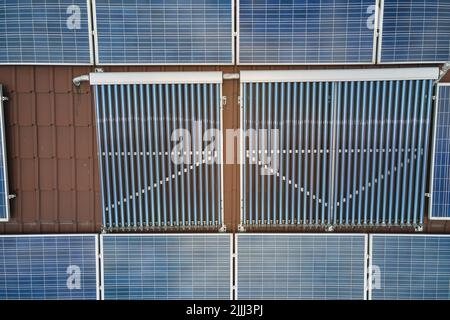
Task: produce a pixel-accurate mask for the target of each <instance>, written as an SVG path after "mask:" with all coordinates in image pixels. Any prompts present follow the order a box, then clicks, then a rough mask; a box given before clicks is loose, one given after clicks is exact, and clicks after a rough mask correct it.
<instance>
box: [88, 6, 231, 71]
mask: <svg viewBox="0 0 450 320" xmlns="http://www.w3.org/2000/svg"><path fill="white" fill-rule="evenodd" d="M230 2H231V34H230V38H231V39H230V40H231V51H232V52H231V62H228V63H213V62H211V63H195V62H194V63H192V62H191V63H178V62H177V63H130V62H126V63H121V62H118V63H102V62H101V61H100V57H99V55H98V51H99V50H98V47H99V46H98V28H97V5H96V0H92V7H93V11H94V14H93V16H94V18H93V21H94V26H93V27H94V31H93V33H94V43H95V64H96V65H97V66H200V65H201V66H217V65H220V66H231V65H234V64H235V50H234V0H230Z"/></svg>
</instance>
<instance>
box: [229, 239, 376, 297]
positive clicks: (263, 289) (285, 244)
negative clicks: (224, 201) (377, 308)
mask: <svg viewBox="0 0 450 320" xmlns="http://www.w3.org/2000/svg"><path fill="white" fill-rule="evenodd" d="M239 237H242V238H254V239H258V237H261V238H262V241H264V240H268V239H270V237H272V238H273V239H275V241H274V242H271V243H270V248H271V249H274V250H275V251H274V252H273V253H272V252H270V251H269V252H267V251H265V248H264V247H263V243H258V245H259V246H258V247H256V246H255V247H252V244H250V245H248V243H246V245H247V246H246V247H245V250H249V251H251V253H250V256H246V257H243V258H241V260H242V263H244V264H249V265H245V267H243V268H244V269H245V273H244V274H243V275H242V277H245V276H247V277H249V279H246V280H241V281H243V282H244V281H246V288H247V289H248V288H250V292H247V293H245V294H247V295H245V296H244V298H243V299H245V300H247V299H262V300H286V299H287V300H302V299H306V300H308V299H314V300H317V299H325V300H326V299H332V300H336V299H345V300H346V299H357V300H358V299H359V300H363V299H364V300H366V299H367V287H368V282H367V280H368V279H367V271H368V264H367V252H368V239H369V237H368V235H366V234H350V233H349V234H339V233H333V234H332V233H238V234H236V237H235V253H236V258H235V265H234V278H235V281H236V285H235V292H236V297H235V299H236V300H239V299H240V298H239V285H240V283H239V282H240V281H239V278H240V276H239V275H240V273H239V272H240V268H239V263H240V262H241V261H240V256H242V255H240V254H239V248H240V247H239ZM286 238H287V239H288V240H284V239H286ZM350 238H351V239H352V240H350ZM358 238H363V242H362V243H359V245H362V247H363V248H362V251H361V252H359V254H360V258H361V260H359V267H358V266H355V265H354V263H355V262H356V261H351V262H352V263H353V264H351V266H350V270H351V271H348V270H347V269H346V268H345V267H348V266H346V265H345V262H344V261H343V260H342V258H343V257H342V255H340V254H341V252H340V251H339V255H338V257H337V260H336V261H334V260H333V257H331V260H329V259H330V255H331V256H332V254H331V252H328V251H326V250H325V251H326V252H325V253H324V254H325V255H326V254H329V255H328V256H327V255H326V256H325V257H323V256H322V255H321V254H322V252H316V251H315V249H317V248H316V247H314V244H313V247H311V246H304V245H303V244H302V241H304V242H305V243H306V244H309V245H311V243H310V242H311V241H312V242H313V243H320V246H322V245H324V246H325V248H326V247H327V242H326V240H325V244H324V243H323V239H327V240H328V239H330V241H332V240H331V239H335V242H332V245H333V246H334V245H335V246H336V249H337V250H341V249H342V250H343V251H345V249H349V250H350V251H351V253H350V254H351V255H353V254H355V253H356V249H355V247H354V246H347V247H343V246H340V245H339V244H336V243H337V242H338V241H339V240H340V239H345V241H351V242H353V241H355V242H358V241H359V240H361V239H358ZM273 239H272V240H273ZM294 241H295V242H294ZM347 244H348V243H347ZM291 245H292V246H294V245H300V246H299V248H300V249H301V251H300V255H299V257H298V258H297V259H294V260H293V262H291V260H292V259H293V257H292V256H291V255H286V256H285V257H284V259H283V257H281V259H280V261H279V260H277V257H276V256H277V254H278V253H279V252H278V250H277V247H278V248H279V249H280V250H282V249H285V250H288V251H290V250H291V249H292V248H291ZM322 249H323V248H322ZM354 249H355V252H354ZM358 249H360V248H358ZM268 250H269V249H268ZM303 250H304V251H303ZM311 250H312V251H311ZM271 253H272V254H275V256H271V257H269V254H271ZM290 253H292V252H290ZM311 253H312V255H311V256H308V255H309V254H311ZM345 253H346V254H348V252H345ZM280 254H283V253H280ZM264 255H266V256H264ZM259 258H261V260H258V261H255V260H256V259H259ZM294 258H296V257H294ZM269 259H270V260H271V262H267V261H269ZM322 259H324V260H325V261H321V260H322ZM282 261H285V264H286V265H287V266H288V267H287V271H286V270H284V269H283V267H284V266H285V264H283V262H282ZM303 261H304V262H305V265H301V266H302V267H303V268H306V270H308V266H311V263H312V265H313V266H315V267H316V268H320V267H323V265H322V262H325V264H326V263H327V262H330V263H331V265H335V264H337V265H338V270H343V272H344V273H346V272H347V271H348V272H347V274H346V275H344V278H345V277H347V276H348V275H349V274H350V277H352V281H353V280H355V279H353V277H354V274H353V272H354V271H356V270H357V269H360V271H361V273H360V274H359V276H360V282H359V283H356V284H355V286H360V287H361V292H360V296H359V297H354V296H353V294H354V293H355V292H354V291H356V289H355V290H354V289H350V291H351V292H350V293H349V292H347V293H344V292H340V290H343V291H345V290H346V289H348V287H349V284H348V283H346V287H341V286H340V285H337V286H334V285H333V284H329V283H325V285H323V286H320V285H318V284H317V285H314V284H312V283H311V284H309V282H308V280H310V279H309V278H308V274H306V275H302V273H303V271H304V270H303V269H302V268H300V266H299V265H298V262H300V263H301V262H303ZM265 263H268V264H269V265H270V264H271V265H272V267H275V271H274V270H273V269H270V268H268V267H267V265H264V264H265ZM361 265H362V266H361ZM251 266H253V267H255V268H256V269H257V270H254V269H252V270H251V271H250V272H248V270H249V267H251ZM260 266H262V267H261V268H260ZM294 267H295V268H294ZM325 267H328V265H325ZM340 267H344V269H340ZM241 269H242V268H241ZM260 269H261V270H260ZM279 270H283V271H279ZM292 271H293V272H292ZM247 272H248V275H247V274H246V273H247ZM258 272H259V273H258ZM264 272H267V273H268V274H264ZM289 272H292V275H294V276H295V275H297V276H298V275H299V274H300V277H299V278H295V280H300V283H296V285H298V287H296V290H294V291H293V292H290V293H287V294H285V295H280V294H279V293H278V292H277V290H276V289H280V288H278V287H277V286H278V285H279V284H278V281H275V284H274V287H273V288H272V287H270V286H269V284H270V283H271V281H272V282H273V280H274V279H277V277H278V278H281V276H283V278H284V277H285V274H287V279H288V280H287V282H288V284H287V287H289V284H292V282H293V279H292V278H290V279H289V274H290V273H289ZM316 272H317V273H319V272H320V273H322V272H323V270H320V271H312V274H313V275H314V273H316ZM255 273H256V274H258V275H259V276H260V279H259V281H260V282H258V283H257V284H256V283H254V284H253V286H252V279H251V277H253V276H254V275H255ZM271 273H272V274H271ZM302 276H303V278H302ZM326 276H327V274H326V272H325V275H324V277H326ZM326 279H327V280H330V281H335V280H336V281H337V282H338V283H340V281H339V280H340V278H339V277H338V278H336V279H332V278H331V279H328V278H326ZM315 280H316V281H317V280H318V279H315ZM322 280H323V278H321V279H320V281H322ZM347 280H348V279H347ZM265 281H268V282H269V283H266V282H265ZM313 281H314V280H313ZM320 281H319V282H320ZM352 284H353V282H352ZM255 286H256V288H255ZM267 286H269V288H267ZM309 286H310V287H309ZM350 286H351V285H350ZM282 288H283V289H286V291H288V288H286V287H285V286H283V287H282ZM323 288H327V289H330V290H331V291H327V290H325V292H324V295H320V294H317V293H316V292H315V290H320V289H323ZM255 289H258V290H259V291H258V292H256V291H255ZM272 289H273V292H272ZM308 289H310V291H309V290H308ZM334 289H337V292H333V290H334ZM305 291H306V295H304V294H305ZM292 293H293V294H294V295H292ZM248 294H252V296H250V297H249V296H248ZM327 294H328V295H329V296H328V297H327V296H326V295H327ZM341 294H343V295H345V297H344V296H340V295H341Z"/></svg>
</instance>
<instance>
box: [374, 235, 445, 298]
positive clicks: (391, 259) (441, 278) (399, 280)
mask: <svg viewBox="0 0 450 320" xmlns="http://www.w3.org/2000/svg"><path fill="white" fill-rule="evenodd" d="M370 261H371V266H372V281H371V284H370V286H369V287H371V291H370V293H369V295H370V296H371V298H372V299H374V300H384V299H386V300H443V299H445V300H448V299H450V236H448V235H406V234H405V235H371V236H370Z"/></svg>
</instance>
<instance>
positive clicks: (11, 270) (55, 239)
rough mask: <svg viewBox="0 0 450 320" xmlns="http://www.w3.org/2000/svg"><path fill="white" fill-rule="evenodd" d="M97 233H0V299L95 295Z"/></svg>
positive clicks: (76, 298) (89, 297)
mask: <svg viewBox="0 0 450 320" xmlns="http://www.w3.org/2000/svg"><path fill="white" fill-rule="evenodd" d="M97 243H98V238H97V235H45V236H43V235H39V236H38V235H36V236H25V235H21V236H5V235H2V236H0V300H3V299H7V300H34V299H35V300H71V299H74V300H80V299H97V298H98V296H97V294H98V292H97V282H98V281H97V280H98V278H97V275H98V274H97Z"/></svg>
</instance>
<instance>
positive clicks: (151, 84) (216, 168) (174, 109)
mask: <svg viewBox="0 0 450 320" xmlns="http://www.w3.org/2000/svg"><path fill="white" fill-rule="evenodd" d="M90 77H91V84H93V85H94V91H95V104H96V108H97V113H96V115H97V126H98V130H97V133H98V145H99V150H100V155H101V156H100V159H99V160H100V177H101V190H102V196H103V225H104V227H105V228H107V229H113V228H116V229H117V228H120V229H126V230H128V228H133V229H134V230H135V229H136V228H151V227H167V226H169V227H171V226H172V227H173V226H175V227H190V226H192V227H194V226H195V227H202V226H203V227H212V228H218V227H220V226H222V222H223V220H222V206H221V203H222V194H221V190H222V186H221V183H222V179H221V164H220V163H221V161H219V160H220V159H221V154H220V150H221V139H222V138H221V135H220V132H218V130H216V129H219V128H220V127H221V122H220V118H221V115H220V108H221V107H220V106H221V82H222V73H221V72H191V73H190V72H184V73H183V72H175V73H170V72H169V73H167V72H165V73H158V72H156V73H110V74H108V73H98V74H91V76H90ZM96 79H98V81H97V80H96ZM111 81H112V82H111ZM209 129H212V130H213V131H209V133H210V134H211V135H210V136H207V130H209ZM177 130H184V131H177ZM177 132H178V133H180V136H178V135H177ZM183 132H184V133H187V135H185V134H183V135H182V134H181V133H183ZM174 136H175V139H174V138H173V137H174ZM188 139H191V140H190V141H188ZM180 146H181V148H180ZM175 153H176V154H178V155H179V157H177V156H176V154H175ZM181 153H183V156H181ZM174 159H175V160H174Z"/></svg>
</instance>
